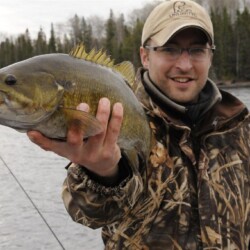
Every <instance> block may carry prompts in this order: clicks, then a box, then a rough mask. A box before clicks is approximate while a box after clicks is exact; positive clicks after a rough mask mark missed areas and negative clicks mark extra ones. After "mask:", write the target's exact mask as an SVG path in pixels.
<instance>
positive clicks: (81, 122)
mask: <svg viewBox="0 0 250 250" xmlns="http://www.w3.org/2000/svg"><path fill="white" fill-rule="evenodd" d="M134 78H135V74H134V68H133V65H132V64H131V63H130V62H123V63H121V64H117V65H114V62H113V61H112V60H111V59H110V58H109V57H108V56H107V55H106V53H104V52H103V51H102V50H100V51H95V50H92V51H90V52H89V53H86V51H85V48H84V45H79V46H76V48H74V49H73V50H72V51H71V53H70V54H69V55H67V54H59V53H56V54H46V55H40V56H36V57H33V58H30V59H27V60H24V61H21V62H18V63H15V64H12V65H10V66H7V67H4V68H2V69H0V124H2V125H5V126H8V127H11V128H14V129H16V130H18V131H22V132H27V131H29V130H37V131H39V132H41V133H42V134H44V135H45V136H47V137H49V138H54V139H60V140H65V139H66V135H67V129H68V127H69V126H70V124H71V123H74V124H77V126H80V127H81V129H82V130H83V131H84V134H85V135H86V137H89V136H93V135H95V134H98V133H100V132H101V126H100V123H99V121H98V120H97V119H96V118H95V114H96V111H97V106H98V102H99V100H100V98H102V97H107V98H108V99H109V100H110V101H111V105H113V104H114V103H115V102H121V103H122V105H123V107H124V119H123V123H122V127H121V133H120V136H119V139H118V145H119V146H120V148H121V150H122V152H123V153H125V154H126V155H127V157H128V160H130V162H131V163H132V164H133V165H137V164H138V159H136V158H137V157H136V156H137V155H139V156H140V158H141V159H142V160H143V161H145V160H146V159H147V158H148V155H149V152H150V145H151V132H150V128H149V123H148V121H147V118H146V115H145V113H144V110H143V108H142V106H141V104H140V103H139V102H138V100H137V98H136V97H135V95H134V93H133V91H132V89H131V85H132V83H133V81H134ZM81 102H85V103H87V104H88V105H89V106H90V112H88V113H87V112H82V111H79V110H76V106H77V105H78V104H79V103H81Z"/></svg>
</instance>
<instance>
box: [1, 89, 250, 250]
mask: <svg viewBox="0 0 250 250" xmlns="http://www.w3.org/2000/svg"><path fill="white" fill-rule="evenodd" d="M227 91H229V92H232V93H233V94H235V95H236V96H237V97H239V98H240V99H241V100H243V101H244V102H245V103H246V104H247V106H248V107H249V108H250V88H242V89H228V90H227ZM0 138H1V140H0V250H21V249H23V250H40V249H43V250H60V249H67V250H101V249H103V244H102V240H101V237H100V230H92V229H89V228H87V227H84V226H82V225H80V224H77V223H75V222H73V221H72V220H71V218H70V217H69V215H68V214H67V212H66V210H65V208H64V205H63V203H62V199H61V186H62V182H63V180H64V178H65V176H66V170H65V169H64V166H66V165H67V163H68V161H67V160H65V159H63V158H61V157H59V156H57V155H55V154H53V153H50V152H45V151H43V150H41V149H40V148H39V147H37V146H36V145H34V144H33V143H31V142H30V141H29V140H28V138H27V136H26V135H25V134H22V133H18V132H16V131H15V130H13V129H10V128H7V127H3V126H0ZM11 173H13V174H11ZM18 182H19V183H20V184H21V187H20V185H19V184H18ZM25 192H26V193H27V195H28V196H29V197H30V199H31V200H30V199H29V198H28V197H27V195H26V194H25ZM35 207H36V208H37V209H35ZM37 210H38V211H39V212H38V211H37ZM40 214H41V215H40ZM42 217H43V218H44V219H45V221H46V223H47V224H46V223H45V221H44V220H43V219H42ZM49 228H51V230H52V231H53V233H52V232H51V230H50V229H49Z"/></svg>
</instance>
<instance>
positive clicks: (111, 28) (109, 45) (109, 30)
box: [105, 10, 118, 58]
mask: <svg viewBox="0 0 250 250" xmlns="http://www.w3.org/2000/svg"><path fill="white" fill-rule="evenodd" d="M105 48H106V50H107V52H108V54H110V55H111V56H112V58H116V56H117V48H118V46H117V36H116V24H115V20H114V14H113V11H112V10H110V15H109V19H108V20H107V23H106V38H105Z"/></svg>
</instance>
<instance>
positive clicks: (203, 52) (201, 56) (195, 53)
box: [189, 48, 209, 61]
mask: <svg viewBox="0 0 250 250" xmlns="http://www.w3.org/2000/svg"><path fill="white" fill-rule="evenodd" d="M208 53H209V49H208V48H191V49H189V55H190V57H191V58H192V59H193V60H197V61H203V60H205V59H206V58H207V57H208Z"/></svg>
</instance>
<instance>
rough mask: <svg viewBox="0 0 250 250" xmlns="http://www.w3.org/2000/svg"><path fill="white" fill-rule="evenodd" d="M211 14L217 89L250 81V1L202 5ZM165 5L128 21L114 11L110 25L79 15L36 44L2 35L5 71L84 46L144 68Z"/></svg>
mask: <svg viewBox="0 0 250 250" xmlns="http://www.w3.org/2000/svg"><path fill="white" fill-rule="evenodd" d="M195 2H198V3H199V4H201V5H202V6H204V7H205V8H206V9H207V10H208V11H209V13H210V15H211V18H212V22H213V25H214V31H215V45H216V51H215V54H214V59H213V66H212V69H211V71H210V77H211V78H212V79H213V80H214V81H216V82H217V83H222V82H223V83H236V84H237V83H239V82H247V81H250V49H249V48H250V0H219V1H218V0H209V1H206V0H196V1H195ZM157 4H159V1H153V2H152V3H150V4H149V3H148V4H145V5H144V6H142V7H141V8H140V9H135V10H133V11H132V12H131V13H130V14H129V15H128V17H127V18H126V20H125V17H124V15H123V14H119V16H116V15H115V14H114V13H113V11H112V9H111V10H110V15H109V18H108V19H106V20H105V19H103V18H101V17H99V16H92V17H90V18H85V17H83V16H78V15H77V14H75V16H73V17H72V18H70V19H69V20H66V21H65V23H64V24H55V25H54V24H53V23H52V24H51V30H50V34H49V35H46V34H45V32H44V31H43V29H42V28H41V29H40V30H39V31H38V33H37V37H36V38H35V39H34V38H31V36H30V33H29V29H28V27H25V28H26V30H25V29H24V33H23V34H19V35H17V36H10V37H6V36H5V35H4V34H2V33H1V30H0V68H2V67H4V66H7V65H10V64H12V63H14V62H18V61H21V60H24V59H26V58H30V57H32V56H35V55H41V54H47V53H69V51H70V50H71V49H72V48H73V47H74V46H75V45H76V44H78V43H80V42H83V43H84V44H85V46H86V49H87V51H89V50H91V49H92V48H95V49H97V50H98V49H104V50H106V51H107V54H109V55H111V56H112V58H113V59H115V62H116V63H119V62H122V61H124V60H129V61H131V62H132V63H133V64H134V66H135V68H138V67H140V65H141V63H140V57H139V47H140V45H141V32H142V28H143V24H144V22H145V19H146V17H147V16H148V14H149V12H150V11H151V10H152V9H153V8H154V7H155V6H156V5H157Z"/></svg>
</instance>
